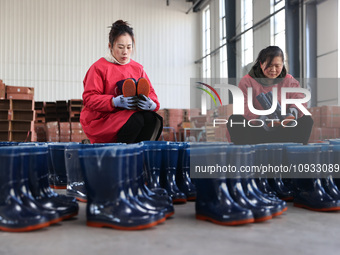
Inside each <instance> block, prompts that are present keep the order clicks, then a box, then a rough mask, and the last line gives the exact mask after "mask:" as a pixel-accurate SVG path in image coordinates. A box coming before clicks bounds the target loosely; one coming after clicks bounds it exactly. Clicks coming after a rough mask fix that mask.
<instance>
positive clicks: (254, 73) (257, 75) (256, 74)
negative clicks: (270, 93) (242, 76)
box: [248, 64, 287, 87]
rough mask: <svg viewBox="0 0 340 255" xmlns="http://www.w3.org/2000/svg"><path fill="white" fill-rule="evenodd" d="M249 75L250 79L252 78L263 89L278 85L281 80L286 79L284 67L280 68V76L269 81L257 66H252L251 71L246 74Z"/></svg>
mask: <svg viewBox="0 0 340 255" xmlns="http://www.w3.org/2000/svg"><path fill="white" fill-rule="evenodd" d="M248 74H249V75H250V77H252V78H253V79H255V80H256V81H257V82H258V83H260V84H261V85H262V86H264V87H270V86H273V85H275V84H278V83H280V82H281V81H283V79H284V78H285V77H286V75H287V69H286V67H285V66H284V67H283V68H282V71H281V73H280V75H279V76H278V77H277V78H275V79H274V80H273V79H269V78H267V77H266V76H265V75H264V74H263V72H262V69H261V67H260V65H259V64H255V65H253V67H252V68H251V70H250V71H249V73H248Z"/></svg>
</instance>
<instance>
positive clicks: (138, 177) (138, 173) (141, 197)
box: [128, 145, 174, 218]
mask: <svg viewBox="0 0 340 255" xmlns="http://www.w3.org/2000/svg"><path fill="white" fill-rule="evenodd" d="M142 148H143V146H142V145H141V146H139V147H136V149H134V151H133V152H132V154H131V156H129V162H128V163H129V167H128V169H129V179H130V187H131V191H132V194H133V197H134V198H135V199H136V200H137V201H139V202H140V203H141V205H142V206H143V207H145V208H147V209H148V210H154V211H158V212H163V213H164V215H165V218H169V217H170V216H172V215H173V214H174V207H173V204H172V203H169V202H168V201H167V200H165V199H163V198H162V199H157V198H155V197H152V196H149V195H148V194H147V192H146V191H145V189H144V188H143V186H144V180H143V163H144V162H143V150H142Z"/></svg>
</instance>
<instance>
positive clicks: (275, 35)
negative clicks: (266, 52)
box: [270, 0, 286, 53]
mask: <svg viewBox="0 0 340 255" xmlns="http://www.w3.org/2000/svg"><path fill="white" fill-rule="evenodd" d="M284 6H285V0H272V6H271V8H272V10H271V12H272V13H274V12H276V11H278V10H280V9H281V8H283V7H284ZM285 14H286V13H285V9H282V10H281V11H279V12H278V13H277V14H275V15H274V16H273V17H272V18H271V26H270V27H271V44H272V45H276V46H279V47H280V48H281V49H282V51H283V52H284V53H285V52H286V22H285V20H286V18H285Z"/></svg>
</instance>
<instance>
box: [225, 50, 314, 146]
mask: <svg viewBox="0 0 340 255" xmlns="http://www.w3.org/2000/svg"><path fill="white" fill-rule="evenodd" d="M238 87H239V88H240V89H241V90H242V92H243V94H244V115H232V116H230V118H229V120H228V123H227V127H228V131H229V134H230V137H231V141H232V142H233V143H235V144H258V143H277V142H296V143H303V144H306V143H308V139H309V136H310V133H311V130H312V126H313V120H312V118H311V116H309V115H305V114H304V113H303V112H302V111H301V109H299V107H297V106H296V105H294V104H291V105H287V107H286V115H282V114H281V112H282V109H281V89H282V88H285V87H289V88H300V84H299V82H298V81H297V80H296V79H294V78H293V76H292V75H290V74H288V73H287V70H286V68H285V66H284V55H283V52H282V50H281V49H280V48H279V47H277V46H269V47H267V48H265V49H263V50H261V52H260V53H259V55H258V58H257V60H256V62H255V64H254V65H253V67H252V69H251V70H250V72H249V73H248V74H247V75H245V76H244V77H243V78H242V79H241V81H240V82H239V85H238ZM249 87H251V88H252V102H253V106H254V108H255V109H257V110H268V109H271V106H272V102H273V101H275V100H273V96H275V95H276V93H273V88H276V90H277V105H276V106H275V107H274V108H275V109H276V110H275V111H274V112H273V113H272V114H270V115H268V116H258V115H256V114H254V113H252V112H251V111H250V110H249V106H248V103H247V101H248V88H249ZM304 97H305V95H304V94H303V93H297V92H291V93H286V98H287V99H303V98H304ZM302 105H303V106H304V107H305V108H307V105H306V103H303V104H302ZM249 121H250V122H249ZM255 126H256V127H255Z"/></svg>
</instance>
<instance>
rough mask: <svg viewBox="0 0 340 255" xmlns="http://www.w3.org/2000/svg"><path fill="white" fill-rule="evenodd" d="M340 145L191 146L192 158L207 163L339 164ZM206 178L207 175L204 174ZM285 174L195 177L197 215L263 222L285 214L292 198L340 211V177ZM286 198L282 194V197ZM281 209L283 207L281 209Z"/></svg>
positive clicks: (229, 222) (296, 202)
mask: <svg viewBox="0 0 340 255" xmlns="http://www.w3.org/2000/svg"><path fill="white" fill-rule="evenodd" d="M339 159H340V145H329V144H328V143H322V144H310V145H301V144H293V143H292V144H288V143H287V144H260V145H255V146H249V145H248V146H247V145H244V146H235V145H221V144H220V145H216V144H215V145H213V144H210V145H209V144H207V146H206V147H204V146H202V145H200V146H198V147H196V148H195V147H194V148H191V163H192V164H193V165H196V164H205V165H215V164H219V165H228V164H230V165H232V166H236V168H237V169H240V167H241V166H252V165H258V166H259V165H268V164H269V165H271V166H280V165H287V166H289V165H295V166H298V165H299V166H305V167H306V166H310V167H312V165H317V164H320V165H324V166H326V165H327V166H328V167H332V166H333V167H335V166H336V165H339ZM202 177H206V175H205V176H202ZM285 177H291V178H281V175H280V173H272V174H258V175H253V176H251V175H245V174H243V175H242V174H240V175H239V176H237V175H235V174H232V175H227V174H225V175H224V174H221V175H220V177H219V178H198V179H195V184H196V188H197V199H196V217H197V218H198V219H202V220H208V221H211V222H214V223H217V224H221V225H240V224H245V223H250V222H260V221H264V220H267V219H270V215H271V216H272V217H274V216H276V215H279V214H281V213H282V212H283V211H285V210H286V209H287V207H286V202H284V201H283V200H286V201H293V203H294V206H296V207H302V208H305V209H309V210H314V211H321V212H322V211H338V210H340V196H339V195H340V192H339V189H338V187H337V185H336V181H337V179H333V177H332V176H331V175H330V174H329V173H327V172H325V173H324V174H323V175H320V174H319V173H315V172H313V173H312V174H309V175H306V173H304V174H300V175H296V174H292V175H287V176H285ZM279 198H281V199H279ZM280 209H281V211H280Z"/></svg>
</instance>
